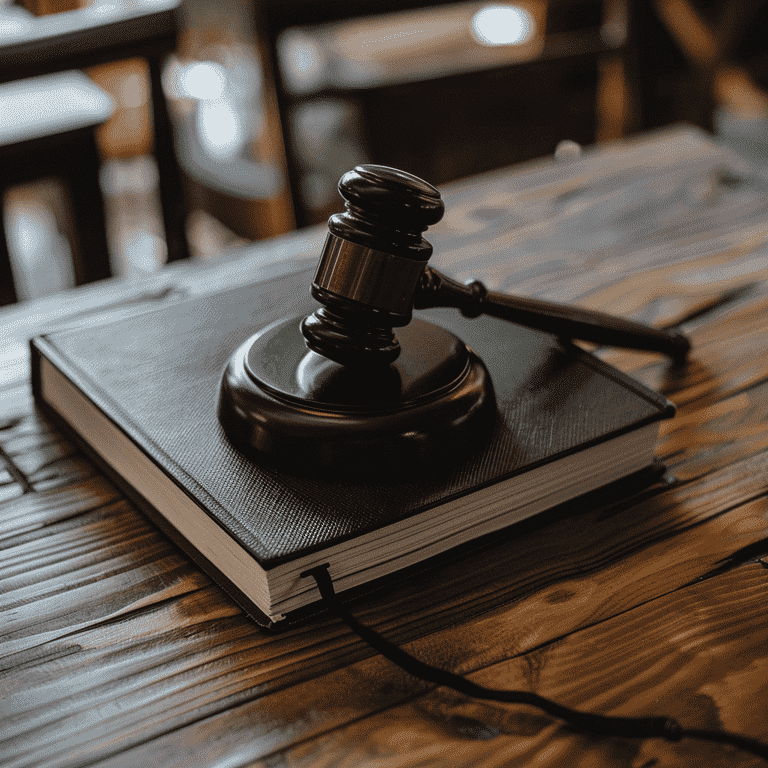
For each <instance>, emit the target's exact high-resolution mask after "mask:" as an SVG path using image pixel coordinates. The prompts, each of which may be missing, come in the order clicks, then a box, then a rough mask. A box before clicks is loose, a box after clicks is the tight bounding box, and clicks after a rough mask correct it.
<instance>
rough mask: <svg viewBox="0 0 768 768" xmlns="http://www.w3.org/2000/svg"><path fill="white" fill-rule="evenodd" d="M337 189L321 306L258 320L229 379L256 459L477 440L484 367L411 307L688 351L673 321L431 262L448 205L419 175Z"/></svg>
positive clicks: (224, 413)
mask: <svg viewBox="0 0 768 768" xmlns="http://www.w3.org/2000/svg"><path fill="white" fill-rule="evenodd" d="M339 192H340V194H341V196H342V197H343V198H344V199H345V201H346V204H345V210H344V211H343V212H342V213H338V214H335V215H333V216H331V218H330V219H329V221H328V234H327V236H326V240H325V243H324V245H323V249H322V252H321V255H320V259H319V263H318V266H317V269H316V272H315V276H314V279H313V282H312V286H311V295H312V297H313V298H314V299H315V300H316V301H317V302H319V304H320V305H321V306H320V307H319V308H318V309H316V310H315V311H314V312H312V313H311V314H309V315H308V316H307V317H301V318H289V319H286V320H282V321H278V322H277V323H273V324H272V325H270V326H268V327H267V328H265V329H262V330H261V331H259V332H257V333H256V334H255V335H254V336H252V337H251V338H250V339H248V340H247V341H246V342H245V343H244V344H243V345H242V346H241V347H239V348H238V350H236V352H235V353H234V354H233V355H232V357H231V358H230V361H229V364H228V366H227V369H226V370H225V372H224V375H223V378H222V383H221V388H220V396H219V418H220V421H221V423H222V425H223V426H224V429H225V432H226V433H227V434H228V436H229V437H230V439H231V440H232V441H233V442H234V443H235V444H237V445H238V446H239V447H240V448H241V449H243V450H245V451H247V452H252V453H253V454H254V456H256V457H257V458H262V459H264V458H266V459H268V460H269V459H276V460H277V461H278V462H285V461H290V462H292V463H294V464H296V463H302V462H303V463H307V462H309V463H311V464H312V466H313V467H315V468H326V469H330V468H332V467H337V466H339V465H346V464H348V463H350V462H355V463H360V462H361V461H363V462H365V463H368V464H371V463H375V464H380V465H382V466H385V465H390V464H392V462H393V461H395V462H396V463H397V464H399V465H402V463H403V461H406V462H408V461H411V462H413V461H416V462H420V461H425V460H428V459H432V458H435V457H436V456H438V455H443V454H444V449H445V448H446V446H457V445H471V444H472V443H473V442H476V439H477V438H478V436H479V435H481V434H482V433H483V431H486V430H487V429H488V428H489V426H488V420H489V419H490V418H491V417H492V414H493V410H494V407H493V406H494V393H493V384H492V382H491V379H490V376H489V374H488V371H487V369H486V368H485V365H484V364H483V362H482V360H480V358H479V357H478V356H477V355H476V354H475V353H474V352H473V350H472V349H470V348H469V347H468V346H467V345H466V344H464V342H462V341H461V340H460V339H459V338H458V337H457V336H456V335H455V334H453V333H452V332H451V331H449V330H447V329H445V328H442V327H441V326H439V325H436V324H434V323H430V322H427V321H426V320H423V319H417V320H414V319H413V310H414V309H430V308H437V307H454V308H457V309H459V310H460V311H461V314H462V315H464V316H465V317H468V318H474V317H478V316H480V315H491V316H493V317H496V318H499V319H501V320H506V321H509V322H512V323H516V324H518V325H523V326H527V327H530V328H535V329H538V330H541V331H545V332H547V333H550V334H553V335H556V336H557V337H559V338H561V339H569V340H570V339H580V340H584V341H590V342H596V343H598V344H609V345H613V346H620V347H627V348H631V349H642V350H650V351H656V352H661V353H664V354H666V355H668V356H670V357H671V358H672V359H673V360H674V361H676V362H680V361H682V360H684V358H685V356H686V354H687V353H688V351H689V350H690V342H689V340H688V339H687V338H686V336H685V335H684V334H683V333H682V332H681V331H678V330H674V329H673V330H660V329H655V328H650V327H648V326H645V325H642V324H640V323H635V322H632V321H630V320H625V319H622V318H616V317H612V316H610V315H607V314H604V313H601V312H595V311H591V310H586V309H581V308H574V307H568V306H564V305H559V304H555V303H551V302H546V301H541V300H537V299H530V298H521V297H515V296H511V295H507V294H502V293H498V292H494V291H489V290H488V289H487V288H486V287H485V286H484V285H483V284H482V283H481V282H479V281H477V280H472V281H470V282H468V283H459V282H458V281H456V280H453V279H451V278H448V277H447V276H445V275H443V274H442V273H440V272H439V271H437V270H436V269H433V268H432V267H430V266H429V265H428V264H427V262H428V260H429V258H430V256H431V255H432V246H431V245H430V244H429V243H428V242H427V241H426V240H425V239H424V238H423V236H422V233H423V232H424V231H426V229H427V228H428V227H429V226H431V225H433V224H435V223H437V222H438V221H439V220H440V219H441V218H442V216H443V213H444V211H445V206H444V203H443V200H442V198H441V196H440V193H439V191H438V190H437V189H436V188H435V187H433V186H432V185H431V184H428V183H427V182H425V181H423V180H422V179H419V178H417V177H416V176H412V175H411V174H408V173H405V172H403V171H399V170H396V169H394V168H388V167H385V166H380V165H359V166H357V167H356V168H354V169H353V170H352V171H349V172H348V173H345V174H344V175H343V176H342V177H341V180H340V181H339ZM394 329H398V330H397V335H396V334H395V330H394ZM403 349H405V350H406V352H407V354H405V355H403V354H402V351H403Z"/></svg>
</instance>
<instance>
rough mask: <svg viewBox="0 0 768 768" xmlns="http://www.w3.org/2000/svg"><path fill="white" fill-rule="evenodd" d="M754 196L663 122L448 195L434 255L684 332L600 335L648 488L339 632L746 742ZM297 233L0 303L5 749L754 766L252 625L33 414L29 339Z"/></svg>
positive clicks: (333, 635)
mask: <svg viewBox="0 0 768 768" xmlns="http://www.w3.org/2000/svg"><path fill="white" fill-rule="evenodd" d="M764 184H765V183H764V181H763V179H762V176H760V175H759V174H758V173H757V172H755V171H754V169H752V167H751V166H749V165H748V164H746V163H745V162H744V161H742V160H740V159H739V158H738V157H737V156H736V155H734V154H733V153H731V152H730V151H729V150H727V149H725V148H723V147H718V146H716V145H714V144H712V143H711V142H709V141H707V140H705V139H703V138H702V137H701V135H700V134H696V133H694V132H687V131H680V130H678V131H671V132H666V133H662V134H659V135H657V136H655V137H649V138H647V139H639V140H636V141H635V142H634V143H633V142H623V143H618V144H616V145H609V146H607V147H605V148H601V149H600V150H599V151H596V152H594V153H592V154H590V153H587V154H586V156H585V157H584V158H582V160H579V161H577V162H575V163H572V164H566V165H562V164H555V163H551V162H545V163H540V164H534V165H531V166H529V167H526V168H522V169H517V170H515V171H514V172H510V171H502V172H498V173H494V174H488V175H486V176H485V177H482V178H480V179H474V180H469V181H467V182H462V183H459V184H456V185H452V187H451V188H450V189H449V190H448V191H447V194H446V200H447V204H448V214H447V216H446V219H445V220H444V221H443V222H441V224H440V225H438V226H437V227H436V228H435V233H434V237H432V238H431V240H432V241H433V243H434V244H435V249H436V256H435V262H436V263H437V264H438V265H439V266H441V267H442V268H448V269H449V270H452V271H453V272H454V274H457V275H459V276H469V275H470V274H472V273H474V274H475V275H476V276H479V277H481V278H482V279H485V280H486V281H487V282H488V283H489V285H491V286H492V287H501V288H504V289H506V290H514V291H515V292H518V293H520V294H522V295H540V296H545V297H547V298H551V299H559V300H563V301H574V302H579V303H582V304H584V305H586V306H592V307H595V308H599V309H606V310H608V311H612V312H616V313H618V314H622V315H626V316H630V317H634V318H636V319H642V320H645V321H646V322H651V323H653V324H656V325H663V324H670V323H677V322H682V323H683V325H684V328H685V329H686V331H687V332H688V333H689V334H690V335H691V337H692V339H693V341H694V351H693V353H692V355H691V359H690V360H689V362H688V363H687V364H686V365H684V366H680V367H673V366H671V365H670V364H668V363H667V362H666V361H665V360H663V359H661V358H659V357H658V356H656V355H651V354H642V353H628V352H624V351H621V350H599V351H598V352H599V354H600V355H601V356H602V357H603V358H604V359H606V360H608V361H609V362H611V363H612V364H614V365H617V366H618V367H620V368H622V369H623V370H626V371H628V372H631V373H632V375H634V376H636V377H637V378H639V379H640V380H642V381H644V382H645V383H647V384H649V385H650V386H652V387H655V388H658V389H659V390H661V391H663V392H665V393H666V394H667V395H668V396H669V397H671V398H672V399H673V400H674V401H675V402H676V403H677V404H678V414H677V416H676V417H675V418H674V419H672V420H670V421H669V422H666V423H664V425H663V427H662V431H661V435H660V438H659V441H658V445H657V455H658V456H659V457H661V458H663V460H664V461H665V463H666V464H667V466H668V468H669V471H670V475H669V476H668V478H667V479H666V481H665V482H661V483H658V484H657V485H655V486H653V487H652V488H649V489H644V490H638V491H637V492H636V493H634V494H629V495H628V496H627V497H626V498H623V499H615V498H613V497H611V496H610V495H609V494H606V493H604V494H598V495H597V496H596V497H593V498H590V499H589V500H585V501H583V502H581V503H579V504H576V505H574V506H573V508H572V509H570V510H569V514H567V515H561V516H559V517H558V516H554V517H553V518H552V519H541V520H539V521H537V523H536V524H534V525H530V526H527V527H521V528H519V529H517V530H516V531H515V532H514V534H513V535H512V536H510V537H509V538H508V539H506V540H502V539H499V540H498V541H495V542H494V543H493V545H489V546H487V547H486V548H484V549H483V550H482V551H477V552H473V553H468V554H467V555H465V556H463V557H461V558H459V559H458V560H457V561H456V562H455V563H452V564H450V565H444V566H443V567H441V568H439V569H435V570H432V571H427V572H424V573H422V574H419V575H418V576H416V577H414V578H412V579H409V580H408V581H406V582H404V583H401V584H399V585H398V587H397V589H396V590H392V589H388V590H380V591H379V592H377V593H374V594H372V595H369V596H367V597H366V598H359V599H357V600H355V601H353V603H352V609H353V610H354V612H355V613H356V614H357V615H358V616H359V617H360V618H361V619H362V620H363V621H365V622H366V623H368V624H370V625H371V626H374V627H376V628H377V629H379V630H381V631H382V632H384V633H385V634H386V635H387V636H388V637H390V638H391V639H393V640H394V641H396V642H398V643H402V644H404V645H405V646H406V647H407V648H408V649H409V650H410V651H411V652H412V653H414V654H415V655H417V656H418V657H419V658H423V659H425V660H427V661H429V662H430V663H433V664H435V665H437V666H441V667H444V668H446V669H451V670H455V671H458V672H461V673H465V674H469V675H470V676H471V677H473V679H476V680H478V681H480V682H483V683H484V684H488V685H492V686H497V687H514V686H520V687H527V688H531V689H535V690H537V691H538V692H540V693H544V694H545V695H550V696H553V697H555V698H557V699H559V700H562V701H563V702H565V703H569V704H573V705H576V706H583V707H586V708H590V709H594V710H596V711H597V710H599V711H603V712H616V713H638V714H641V713H642V714H646V713H649V712H658V711H664V712H668V713H669V714H672V715H674V716H676V717H678V718H679V719H680V720H681V721H682V722H683V723H684V724H689V725H690V724H696V725H699V726H701V727H714V728H717V727H723V728H729V729H731V730H734V731H740V732H744V733H749V734H752V735H754V736H757V737H761V738H763V739H766V738H768V726H767V724H766V718H765V716H764V714H763V712H762V709H761V708H760V707H758V706H756V703H759V702H761V701H762V700H764V699H765V696H766V694H768V690H766V683H765V681H766V679H768V678H767V677H766V672H768V660H767V657H766V648H768V643H766V639H767V638H766V636H765V632H766V630H765V621H764V613H765V611H764V602H765V601H764V595H765V587H766V583H765V579H766V578H768V576H766V573H765V564H766V563H768V495H767V494H766V483H765V477H766V471H767V470H768V452H766V445H767V444H768V427H766V423H768V419H767V418H766V416H768V370H766V366H768V363H766V362H765V361H766V360H768V355H767V354H766V352H768V350H767V349H766V345H767V344H768V336H766V334H765V327H766V323H767V321H768V282H766V281H767V280H768V266H766V265H767V264H768V260H766V259H765V255H766V253H767V252H768V245H767V243H768V205H766V203H765V200H766V199H767V198H766V195H765V191H766V189H765V186H764ZM321 237H322V232H321V231H320V230H310V231H308V232H307V233H298V234H294V235H291V236H289V237H285V238H280V239H278V240H276V241H274V242H271V243H267V244H265V245H259V246H255V247H254V248H253V249H250V250H248V251H244V252H243V253H242V254H241V255H240V256H239V257H238V258H237V259H234V260H233V261H232V262H230V263H227V264H223V265H221V266H220V267H218V268H216V269H200V268H196V267H194V266H193V265H181V266H175V267H173V268H171V269H170V270H168V271H167V272H165V273H162V274H160V275H158V276H157V277H154V278H147V279H145V280H143V281H141V282H140V283H138V284H135V285H134V284H119V283H116V282H113V283H106V284H105V285H104V286H94V287H88V288H85V289H78V290H77V291H75V292H73V293H72V294H69V296H70V301H68V302H67V303H65V304H61V303H60V302H57V301H54V300H52V299H45V300H41V301H40V302H38V303H36V304H35V305H33V306H32V307H31V308H26V309H25V308H23V307H18V308H14V309H13V310H9V311H6V312H3V313H0V324H2V325H3V329H4V333H3V334H2V335H1V336H0V339H1V340H0V353H2V355H3V360H4V364H3V366H2V367H0V691H2V694H0V765H3V767H4V768H10V767H11V766H13V768H22V766H23V767H25V768H29V767H30V766H46V768H47V767H48V766H82V765H94V764H98V765H102V766H110V767H114V768H116V767H117V766H135V765H141V766H153V765H157V766H161V765H162V766H174V765H179V766H180V765H182V764H183V765H184V766H185V768H193V767H194V766H200V768H202V767H203V766H214V765H215V766H223V765H227V766H248V765H250V766H257V765H258V766H264V767H266V766H270V767H273V766H277V765H289V766H353V765H354V766H360V765H371V766H372V765H376V766H382V767H383V766H394V765H400V766H402V765H409V766H410V765H425V766H427V765H435V766H439V765H473V766H502V765H503V766H508V765H516V764H519V765H533V764H535V765H537V766H538V765H542V766H545V765H547V766H549V765H551V766H590V767H591V766H622V765H627V766H630V765H632V766H641V765H648V766H650V765H657V766H665V765H668V766H687V765H690V766H693V765H702V764H706V765H723V766H725V765H729V766H734V765H738V766H751V765H759V764H761V763H760V762H759V760H757V759H752V758H749V757H746V756H745V755H744V754H742V753H736V752H734V751H733V750H729V749H728V748H726V747H717V746H714V745H708V744H702V743H698V742H694V741H689V740H686V741H684V742H682V743H680V744H677V745H666V744H663V743H660V742H657V741H652V740H649V741H647V742H643V743H641V742H631V741H625V740H617V739H598V738H594V737H586V736H583V735H579V734H576V733H574V732H573V731H571V730H570V729H568V728H566V727H564V726H562V725H561V724H558V723H554V722H552V721H551V720H550V719H549V718H547V717H545V716H543V715H541V714H539V713H536V712H535V711H533V710H528V709H524V708H520V707H517V708H514V707H503V706H501V705H499V706H496V705H489V704H482V703H479V702H476V701H469V700H465V699H463V698H461V697H459V696H457V695H454V694H451V693H449V692H447V691H445V690H442V689H438V690H432V689H431V688H430V686H428V685H426V684H424V683H421V682H419V681H417V680H415V679H413V678H411V677H409V676H408V675H407V674H406V673H404V672H402V671H401V670H399V669H398V668H396V667H394V666H392V665H391V664H390V663H389V662H387V661H385V660H384V659H382V658H381V657H378V656H376V655H375V654H374V653H373V652H372V651H371V650H370V649H369V648H368V647H367V646H364V645H363V644H362V643H361V641H359V640H358V639H357V638H356V637H354V636H352V635H351V634H350V633H349V632H348V630H346V629H345V628H344V627H343V626H342V625H340V624H339V622H337V621H336V620H334V619H331V618H329V617H320V618H317V619H315V620H314V621H312V622H311V623H308V624H305V625H302V626H297V627H294V628H292V629H289V630H287V631H285V632H282V633H280V634H270V633H266V632H264V631H261V630H259V629H257V628H256V627H255V625H254V624H253V623H252V622H251V620H250V619H249V618H248V617H247V616H245V615H244V614H243V613H242V612H241V611H240V609H239V608H238V607H237V606H236V605H235V604H233V603H232V602H231V600H230V599H229V598H228V597H227V596H226V595H224V594H223V593H222V592H221V590H220V589H219V588H218V587H217V586H216V585H214V584H212V583H211V582H210V581H209V579H208V578H207V577H206V576H204V575H203V574H202V573H201V572H200V571H199V570H198V569H197V568H196V567H195V566H193V565H192V564H191V563H190V562H189V561H188V560H187V559H186V558H185V557H184V556H182V555H181V554H180V553H179V552H178V551H177V550H176V549H175V548H174V547H173V546H172V545H171V544H170V543H169V542H168V541H167V540H166V539H165V538H164V537H163V536H162V535H161V534H159V533H158V532H157V531H156V529H155V528H154V527H153V526H151V525H150V524H149V523H148V522H147V521H146V520H145V519H144V518H143V516H142V515H140V514H139V513H138V512H137V511H136V510H135V509H134V508H133V507H132V506H131V505H130V504H128V503H127V502H126V501H124V500H123V499H122V498H121V497H120V495H119V494H118V493H117V492H116V491H115V489H114V488H113V487H112V486H111V485H110V484H109V483H108V482H107V481H106V480H104V479H103V478H102V477H101V476H100V475H99V474H98V473H97V472H95V471H94V469H93V467H92V466H91V465H90V464H89V462H88V461H87V460H85V458H84V457H82V456H81V455H80V454H79V452H78V451H77V450H76V449H75V448H74V446H73V445H72V444H71V443H70V442H69V441H68V440H67V439H66V438H65V437H64V436H63V435H61V434H60V433H59V432H58V430H57V429H55V428H54V427H53V426H52V425H51V424H50V423H48V422H47V421H46V420H45V419H44V418H42V417H41V416H40V415H39V414H38V413H36V412H35V410H34V408H33V405H32V400H31V395H30V392H29V387H28V383H27V377H28V359H27V351H26V339H27V338H28V337H29V335H31V334H33V333H36V332H41V331H45V330H48V329H50V328H53V327H57V326H58V327H61V326H62V325H64V326H77V325H82V324H88V323H92V322H102V321H103V320H104V319H105V318H108V317H118V316H123V315H125V314H130V313H132V312H136V311H142V310H143V309H146V308H147V307H151V306H154V305H156V304H158V303H163V302H167V301H178V300H183V298H184V297H186V296H194V295H199V294H200V293H203V292H206V291H212V290H219V289H221V287H223V286H225V285H229V284H231V285H237V284H242V283H243V282H246V281H248V280H250V279H254V278H255V277H257V276H258V275H260V274H261V275H265V274H269V270H275V269H277V270H280V269H290V268H292V266H291V264H292V262H291V259H292V257H293V256H294V255H296V256H297V257H299V258H304V257H307V256H311V255H312V254H313V253H316V251H317V247H318V244H319V242H320V239H321ZM270 259H275V260H276V265H275V266H273V267H269V266H267V265H268V264H269V261H270Z"/></svg>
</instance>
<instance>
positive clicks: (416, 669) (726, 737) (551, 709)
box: [302, 565, 768, 762]
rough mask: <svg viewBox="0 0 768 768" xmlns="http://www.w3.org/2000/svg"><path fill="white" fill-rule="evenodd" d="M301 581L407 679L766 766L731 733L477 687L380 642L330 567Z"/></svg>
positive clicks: (766, 751) (609, 732)
mask: <svg viewBox="0 0 768 768" xmlns="http://www.w3.org/2000/svg"><path fill="white" fill-rule="evenodd" d="M302 576H311V577H312V578H313V579H314V580H315V582H316V583H317V586H318V589H319V590H320V595H321V596H322V598H323V603H324V605H325V606H326V608H327V609H328V610H329V611H330V612H331V613H332V614H334V615H335V616H337V617H338V618H339V619H341V621H343V622H344V623H345V624H346V625H347V626H348V627H349V628H350V629H351V630H352V631H353V632H354V633H355V634H356V635H357V636H358V637H360V638H361V639H362V640H364V641H365V642H366V643H367V644H368V645H370V646H371V647H372V648H373V649H374V650H375V651H377V652H378V653H380V654H381V655H382V656H384V657H385V658H387V659H389V660H390V661H391V662H393V663H394V664H397V665H398V666H399V667H401V668H402V669H404V670H405V671H406V672H408V673H409V674H411V675H413V676H414V677H418V678H420V679H421V680H424V681H426V682H428V683H434V684H435V685H438V686H441V685H442V686H445V687H446V688H451V689H453V690H454V691H458V692H459V693H463V694H465V695H467V696H472V697H473V698H476V699H486V700H492V701H500V702H503V703H505V704H528V705H530V706H533V707H536V708H537V709H540V710H542V711H543V712H546V713H547V714H549V715H552V716H553V717H557V718H559V719H560V720H564V721H565V722H566V723H569V724H570V725H573V726H575V727H576V728H579V729H580V730H582V731H586V732H587V733H594V734H596V735H598V736H618V737H621V738H638V739H646V738H659V739H666V740H667V741H680V740H681V739H686V738H694V739H702V740H704V741H716V742H721V743H723V744H730V745H731V746H734V747H738V748H739V749H742V750H744V751H745V752H749V753H751V754H753V755H757V756H758V757H762V758H763V759H764V760H766V761H767V762H768V744H764V743H763V742H761V741H758V740H757V739H752V738H750V737H748V736H741V735H739V734H736V733H730V732H728V731H710V730H701V729H696V728H683V727H682V726H681V725H680V723H678V722H677V720H674V719H673V718H671V717H664V716H658V717H612V716H609V715H596V714H593V713H591V712H580V711H579V710H577V709H572V708H571V707H566V706H564V705H562V704H558V703H557V702H554V701H551V700H550V699H546V698H544V697H543V696H539V695H538V694H537V693H532V692H530V691H503V690H497V689H494V688H486V687H485V686H482V685H478V684H477V683H473V682H472V681H471V680H467V679H466V678H465V677H462V676H461V675H456V674H454V673H453V672H448V671H447V670H444V669H438V668H437V667H433V666H431V665H430V664H426V663H425V662H423V661H419V659H416V658H414V657H413V656H411V655H410V654H409V653H407V652H406V651H404V650H403V649H402V648H399V647H398V646H396V645H394V644H393V643H391V642H390V641H389V640H387V639H386V638H384V637H382V636H381V635H380V634H379V633H378V632H376V631H375V630H373V629H371V628H370V627H367V626H365V625H364V624H361V623H360V622H359V621H358V620H357V619H356V618H355V617H354V616H353V615H352V614H351V613H350V612H349V611H348V610H347V609H346V608H345V607H344V605H343V603H342V602H341V600H339V597H338V595H337V594H336V590H335V589H334V586H333V580H332V579H331V574H330V572H329V570H328V566H327V565H323V566H318V567H317V568H312V569H310V570H308V571H306V572H305V573H303V574H302Z"/></svg>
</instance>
